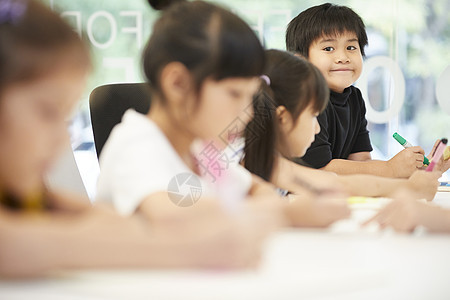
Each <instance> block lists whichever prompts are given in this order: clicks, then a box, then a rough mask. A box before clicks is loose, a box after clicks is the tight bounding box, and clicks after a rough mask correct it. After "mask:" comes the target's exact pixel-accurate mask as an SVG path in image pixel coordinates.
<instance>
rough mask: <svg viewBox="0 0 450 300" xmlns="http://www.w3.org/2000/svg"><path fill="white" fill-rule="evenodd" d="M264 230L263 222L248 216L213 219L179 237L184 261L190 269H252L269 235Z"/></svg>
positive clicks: (254, 215)
mask: <svg viewBox="0 0 450 300" xmlns="http://www.w3.org/2000/svg"><path fill="white" fill-rule="evenodd" d="M269 223H270V222H269ZM267 227H268V226H267V219H265V218H264V217H261V215H259V214H257V213H256V214H255V213H252V212H247V213H245V214H242V215H240V216H239V217H237V218H233V217H230V216H222V217H219V218H217V217H216V218H215V220H210V222H204V223H203V226H201V227H198V229H197V230H196V231H193V232H190V233H188V234H184V235H183V238H185V240H186V242H187V245H186V258H187V259H188V260H189V261H190V262H191V264H192V266H193V267H202V268H205V267H206V268H221V269H233V268H246V267H256V266H257V264H258V262H259V260H260V257H261V252H262V249H263V243H264V241H265V240H266V238H267V236H268V233H270V232H271V231H270V230H267V229H268V228H267Z"/></svg>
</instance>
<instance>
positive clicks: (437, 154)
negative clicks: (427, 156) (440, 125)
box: [426, 139, 448, 172]
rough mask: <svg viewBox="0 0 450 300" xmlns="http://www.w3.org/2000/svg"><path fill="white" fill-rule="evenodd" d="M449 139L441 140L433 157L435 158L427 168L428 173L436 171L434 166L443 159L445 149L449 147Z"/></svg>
mask: <svg viewBox="0 0 450 300" xmlns="http://www.w3.org/2000/svg"><path fill="white" fill-rule="evenodd" d="M447 142H448V140H447V139H441V141H440V142H439V145H438V146H437V148H436V152H435V153H434V155H433V158H432V159H431V162H430V165H429V166H428V167H427V169H426V171H428V172H431V171H433V169H434V166H435V165H436V163H437V162H438V161H439V160H440V159H441V157H442V154H444V149H445V147H447Z"/></svg>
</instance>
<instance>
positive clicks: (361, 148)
mask: <svg viewBox="0 0 450 300" xmlns="http://www.w3.org/2000/svg"><path fill="white" fill-rule="evenodd" d="M317 120H318V121H319V124H320V128H321V130H320V132H319V133H318V134H317V135H316V137H315V140H314V142H313V144H312V145H311V147H310V148H309V149H308V151H307V152H306V154H305V156H303V158H302V159H296V160H295V161H297V162H300V163H302V161H303V163H305V164H306V165H309V166H312V167H314V168H322V167H324V166H326V165H327V164H328V163H329V162H330V161H331V160H332V159H339V158H340V159H347V158H348V156H349V155H350V154H351V153H357V152H370V151H372V146H371V145H370V138H369V131H368V130H367V120H366V106H365V105H364V100H363V98H362V96H361V92H360V91H359V89H358V88H356V87H354V86H350V87H348V88H346V89H345V90H344V92H343V93H336V92H333V91H331V92H330V102H329V103H328V106H327V108H326V109H325V111H323V112H322V113H321V114H320V115H319V116H318V117H317Z"/></svg>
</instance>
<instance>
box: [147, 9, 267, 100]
mask: <svg viewBox="0 0 450 300" xmlns="http://www.w3.org/2000/svg"><path fill="white" fill-rule="evenodd" d="M152 2H157V3H152ZM164 2H165V1H150V4H152V6H153V7H163V8H165V11H164V12H163V14H162V16H161V18H160V19H158V21H157V22H156V23H155V25H154V29H153V33H152V35H151V37H150V40H149V41H148V43H147V46H146V48H145V50H144V53H143V66H144V73H145V75H146V77H147V79H148V81H149V83H150V87H151V89H152V92H153V93H155V94H156V95H158V96H159V97H160V98H161V100H162V101H165V99H164V95H163V93H162V91H161V82H160V75H161V71H162V70H163V69H164V67H165V66H166V65H167V64H169V63H171V62H180V63H182V64H183V65H184V66H185V67H186V68H187V69H188V70H189V71H190V72H191V74H192V77H193V80H194V82H195V85H196V89H197V90H199V89H200V87H201V85H202V83H203V81H204V80H205V79H206V78H208V77H209V78H212V79H214V80H221V79H225V78H229V77H254V76H259V75H261V73H262V70H263V67H264V49H263V48H262V45H261V43H260V41H259V40H258V38H257V37H256V35H255V33H254V32H253V31H252V30H251V28H250V27H249V26H248V25H247V24H246V23H245V22H244V21H243V20H241V19H240V18H239V17H237V16H236V15H235V14H233V13H231V12H229V11H228V10H226V9H223V8H221V7H218V6H216V5H213V4H210V3H206V2H202V1H194V2H188V1H174V0H172V1H169V2H175V3H172V4H170V5H169V7H167V8H166V5H165V3H164Z"/></svg>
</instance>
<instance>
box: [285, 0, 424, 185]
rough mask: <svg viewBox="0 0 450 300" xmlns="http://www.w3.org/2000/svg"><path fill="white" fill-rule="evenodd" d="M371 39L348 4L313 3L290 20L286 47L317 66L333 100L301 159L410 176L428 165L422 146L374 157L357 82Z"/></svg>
mask: <svg viewBox="0 0 450 300" xmlns="http://www.w3.org/2000/svg"><path fill="white" fill-rule="evenodd" d="M367 43H368V41H367V35H366V31H365V26H364V23H363V21H362V20H361V18H360V17H359V16H358V15H357V14H356V13H355V12H354V11H353V10H351V9H350V8H348V7H345V6H338V5H333V4H330V3H326V4H322V5H319V6H314V7H311V8H309V9H307V10H305V11H303V12H302V13H300V14H299V15H298V16H297V17H295V18H294V19H293V20H292V21H291V22H290V23H289V25H288V28H287V31H286V48H287V50H288V51H291V52H294V53H296V54H298V55H301V56H304V57H306V58H307V59H308V60H309V61H310V62H311V63H313V64H314V65H315V66H316V67H318V68H319V70H320V71H321V72H322V74H323V75H324V77H325V79H326V80H327V83H328V87H329V88H330V102H329V103H328V106H327V108H326V109H325V111H324V112H323V113H322V114H320V115H319V116H318V121H319V124H320V127H321V131H320V133H319V134H317V135H316V137H315V141H314V143H313V144H312V145H311V147H310V148H309V149H308V151H307V152H306V154H305V156H304V157H303V158H302V159H301V160H300V159H296V161H297V162H299V161H303V162H304V163H306V164H307V165H310V166H312V167H315V168H321V169H324V170H327V171H332V172H335V173H338V174H355V173H366V174H374V175H380V176H388V177H409V176H410V175H411V174H412V173H413V172H414V171H416V170H417V169H419V168H421V167H422V166H423V157H424V151H423V149H422V148H420V147H411V148H407V149H405V150H403V151H401V152H399V153H398V154H397V155H396V156H394V157H393V158H391V159H390V160H388V161H376V160H372V159H371V156H370V152H371V151H372V146H371V144H370V138H369V131H368V130H367V120H366V117H365V114H366V108H365V105H364V100H363V98H362V96H361V92H360V91H359V89H358V88H356V87H354V86H352V84H353V83H354V82H355V81H356V80H357V79H358V78H359V76H360V75H361V71H362V57H363V56H364V55H365V54H364V47H365V46H367Z"/></svg>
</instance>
